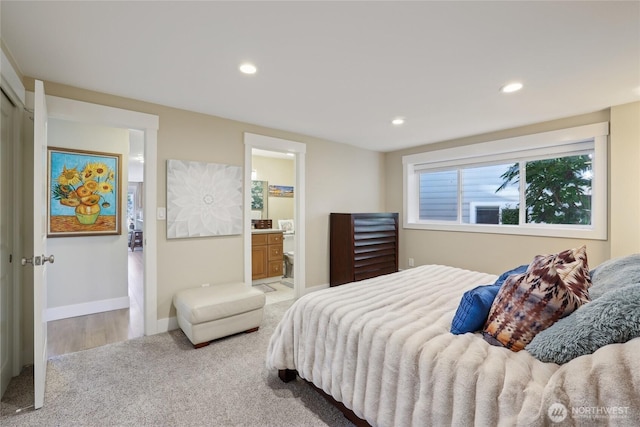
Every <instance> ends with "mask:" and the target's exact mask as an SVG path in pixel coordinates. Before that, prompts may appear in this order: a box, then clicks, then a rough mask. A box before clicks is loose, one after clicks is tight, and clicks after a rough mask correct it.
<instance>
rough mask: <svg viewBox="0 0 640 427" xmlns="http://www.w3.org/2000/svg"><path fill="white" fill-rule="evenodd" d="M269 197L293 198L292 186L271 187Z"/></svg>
mask: <svg viewBox="0 0 640 427" xmlns="http://www.w3.org/2000/svg"><path fill="white" fill-rule="evenodd" d="M269 197H286V198H292V197H293V186H292V185H269Z"/></svg>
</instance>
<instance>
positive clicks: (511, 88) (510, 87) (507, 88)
mask: <svg viewBox="0 0 640 427" xmlns="http://www.w3.org/2000/svg"><path fill="white" fill-rule="evenodd" d="M520 89H522V83H520V82H513V83H509V84H506V85H504V86H502V87H501V88H500V92H502V93H512V92H517V91H519V90H520Z"/></svg>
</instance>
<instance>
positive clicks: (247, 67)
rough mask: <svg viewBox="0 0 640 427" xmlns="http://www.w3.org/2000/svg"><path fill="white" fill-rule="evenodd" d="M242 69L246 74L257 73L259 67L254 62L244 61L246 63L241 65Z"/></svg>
mask: <svg viewBox="0 0 640 427" xmlns="http://www.w3.org/2000/svg"><path fill="white" fill-rule="evenodd" d="M240 71H241V72H243V73H245V74H255V73H256V71H258V69H257V68H256V66H255V65H253V64H249V63H244V64H242V65H240Z"/></svg>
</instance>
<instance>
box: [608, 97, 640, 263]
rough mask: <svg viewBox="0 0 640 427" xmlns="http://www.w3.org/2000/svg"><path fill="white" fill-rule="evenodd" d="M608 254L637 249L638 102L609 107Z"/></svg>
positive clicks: (639, 182)
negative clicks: (609, 250) (609, 244)
mask: <svg viewBox="0 0 640 427" xmlns="http://www.w3.org/2000/svg"><path fill="white" fill-rule="evenodd" d="M610 151H611V155H610V157H611V159H610V164H611V168H610V170H609V176H610V182H609V192H610V193H609V197H610V200H611V203H610V222H609V223H610V228H609V229H610V236H611V237H610V240H611V257H612V258H615V257H619V256H623V255H627V254H630V253H637V252H640V102H634V103H632V104H625V105H620V106H616V107H612V108H611V150H610Z"/></svg>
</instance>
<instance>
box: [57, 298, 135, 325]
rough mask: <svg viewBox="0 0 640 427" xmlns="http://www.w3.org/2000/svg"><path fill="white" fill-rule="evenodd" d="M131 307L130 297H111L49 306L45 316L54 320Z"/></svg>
mask: <svg viewBox="0 0 640 427" xmlns="http://www.w3.org/2000/svg"><path fill="white" fill-rule="evenodd" d="M122 308H129V297H128V296H126V297H120V298H111V299H104V300H100V301H91V302H84V303H82V304H73V305H63V306H61V307H51V308H47V311H46V315H45V318H46V319H47V322H51V321H52V320H60V319H68V318H69V317H77V316H86V315H87V314H95V313H102V312H104V311H111V310H120V309H122Z"/></svg>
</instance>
